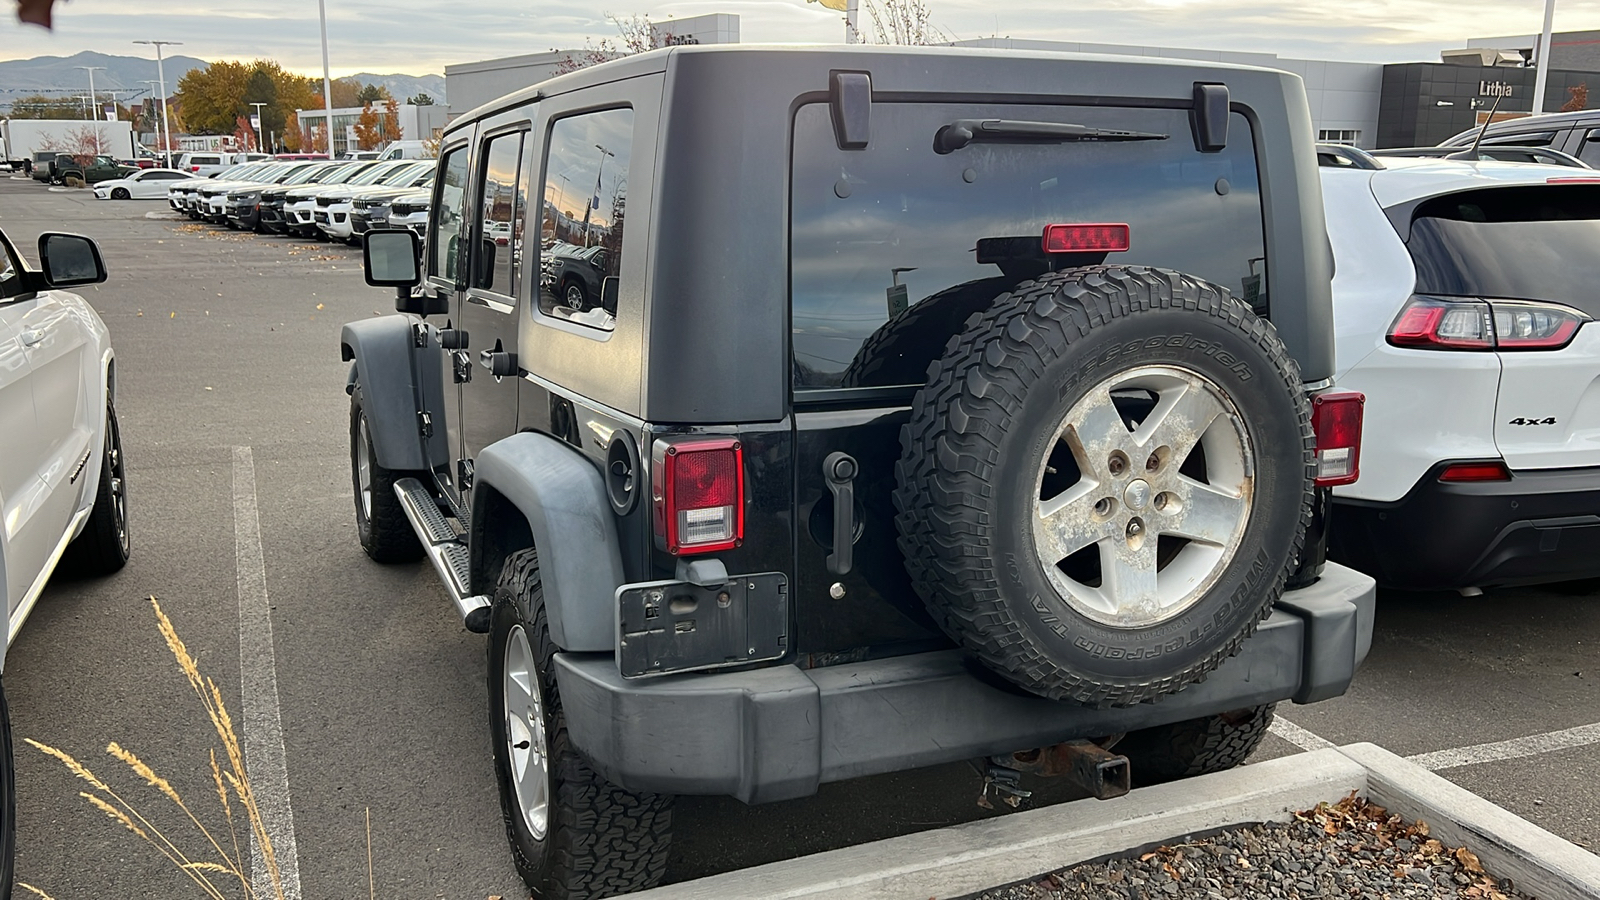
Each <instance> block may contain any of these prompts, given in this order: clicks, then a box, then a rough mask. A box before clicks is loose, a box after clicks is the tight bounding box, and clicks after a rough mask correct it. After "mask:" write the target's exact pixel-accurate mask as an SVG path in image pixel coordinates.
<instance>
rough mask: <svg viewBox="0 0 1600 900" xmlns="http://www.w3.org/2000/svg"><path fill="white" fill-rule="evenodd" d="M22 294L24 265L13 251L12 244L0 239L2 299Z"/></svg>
mask: <svg viewBox="0 0 1600 900" xmlns="http://www.w3.org/2000/svg"><path fill="white" fill-rule="evenodd" d="M21 293H22V263H20V262H19V261H18V260H17V257H16V254H15V253H13V252H12V251H11V243H10V242H9V241H7V240H4V239H0V299H3V298H8V297H15V296H17V295H18V294H21Z"/></svg>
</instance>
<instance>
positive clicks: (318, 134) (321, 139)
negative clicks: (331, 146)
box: [311, 122, 328, 153]
mask: <svg viewBox="0 0 1600 900" xmlns="http://www.w3.org/2000/svg"><path fill="white" fill-rule="evenodd" d="M311 152H312V153H327V152H328V123H327V122H313V123H311Z"/></svg>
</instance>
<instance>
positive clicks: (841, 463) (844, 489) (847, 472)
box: [822, 450, 861, 575]
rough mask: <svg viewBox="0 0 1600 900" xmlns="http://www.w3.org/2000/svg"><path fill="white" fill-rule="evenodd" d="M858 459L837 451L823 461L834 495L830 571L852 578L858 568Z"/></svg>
mask: <svg viewBox="0 0 1600 900" xmlns="http://www.w3.org/2000/svg"><path fill="white" fill-rule="evenodd" d="M860 468H861V467H860V466H859V465H857V464H856V460H855V457H853V456H851V455H850V454H848V453H841V452H839V451H837V450H835V451H834V452H832V453H829V454H828V457H827V458H826V459H824V460H823V461H822V475H823V477H824V478H825V479H827V482H828V490H829V491H831V492H832V493H833V552H832V553H829V554H828V571H829V572H832V573H833V574H835V575H848V574H850V569H851V568H852V567H853V566H854V564H855V559H854V555H855V554H854V551H855V543H856V472H857V471H859V470H860Z"/></svg>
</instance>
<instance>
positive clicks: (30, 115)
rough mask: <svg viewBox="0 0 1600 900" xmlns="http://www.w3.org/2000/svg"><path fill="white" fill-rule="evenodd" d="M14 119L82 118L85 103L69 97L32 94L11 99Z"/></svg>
mask: <svg viewBox="0 0 1600 900" xmlns="http://www.w3.org/2000/svg"><path fill="white" fill-rule="evenodd" d="M11 118H13V119H81V118H83V104H82V103H79V102H78V101H77V100H75V99H71V98H68V97H46V96H45V95H43V94H30V95H28V96H26V97H18V98H17V99H15V100H13V101H11Z"/></svg>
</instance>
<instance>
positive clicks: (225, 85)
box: [177, 61, 250, 134]
mask: <svg viewBox="0 0 1600 900" xmlns="http://www.w3.org/2000/svg"><path fill="white" fill-rule="evenodd" d="M249 83H250V67H249V66H247V65H245V64H244V63H236V62H226V61H224V62H214V63H212V64H211V65H209V66H207V67H206V68H204V69H191V70H190V71H189V72H188V73H187V74H185V75H184V76H183V78H181V79H179V81H178V91H177V95H178V99H179V101H180V102H182V104H183V115H184V120H185V121H186V122H187V123H188V125H189V129H190V130H191V131H194V132H195V133H197V134H232V133H233V128H234V122H235V121H236V120H237V119H238V118H239V117H240V116H241V115H244V114H245V112H246V111H247V110H249V109H250V107H249V105H248V104H246V103H245V91H246V90H247V88H248V86H249Z"/></svg>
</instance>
